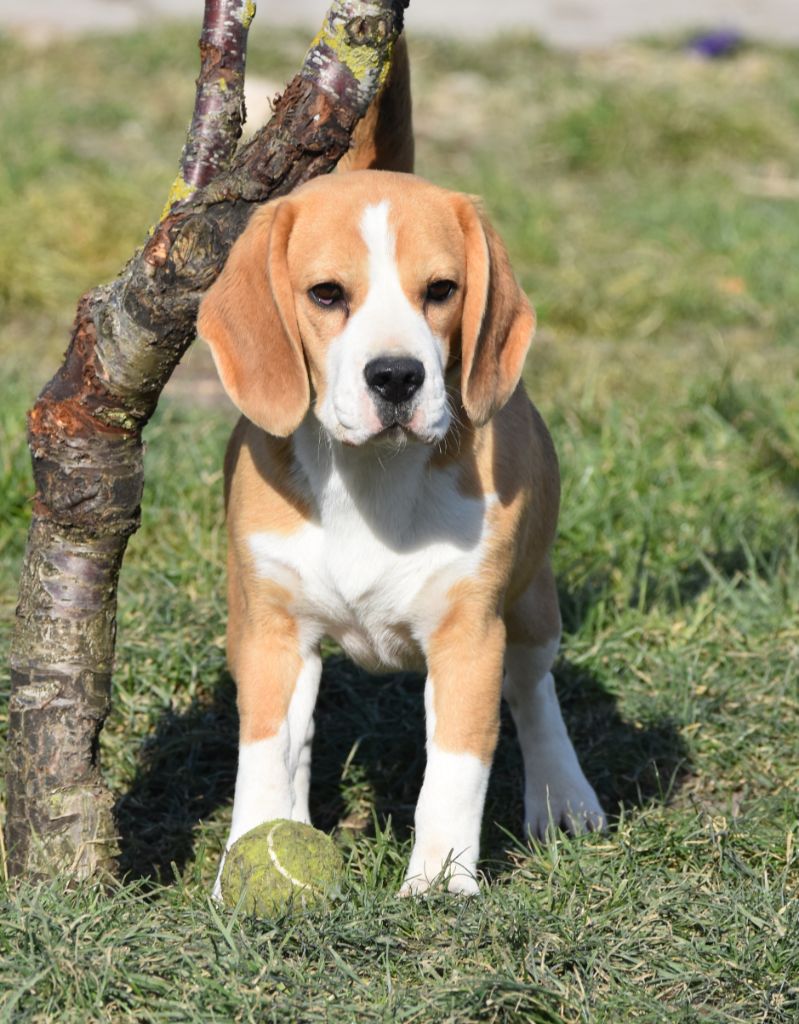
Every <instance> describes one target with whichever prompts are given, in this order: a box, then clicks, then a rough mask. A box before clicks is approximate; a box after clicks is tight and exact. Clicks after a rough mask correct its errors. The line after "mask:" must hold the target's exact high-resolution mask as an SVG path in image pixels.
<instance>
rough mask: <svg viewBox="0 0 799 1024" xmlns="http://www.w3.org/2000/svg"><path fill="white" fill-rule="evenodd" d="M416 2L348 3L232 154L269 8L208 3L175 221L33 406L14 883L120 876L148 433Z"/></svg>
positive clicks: (13, 757)
mask: <svg viewBox="0 0 799 1024" xmlns="http://www.w3.org/2000/svg"><path fill="white" fill-rule="evenodd" d="M407 3H408V0H336V2H334V3H333V4H332V5H331V7H330V9H329V11H328V13H327V15H326V17H325V20H324V24H323V27H322V30H321V31H320V33H319V35H318V36H317V37H316V39H315V40H314V42H313V44H312V45H311V48H310V50H309V51H308V54H307V55H306V58H305V61H304V63H303V66H302V69H301V70H300V72H299V74H298V75H297V76H296V77H295V78H294V79H293V80H292V81H291V83H290V84H289V85H288V87H287V88H286V90H285V92H284V93H283V95H282V97H281V98H280V99H279V101H278V102H277V104H276V107H275V111H274V116H273V117H272V119H271V120H270V122H269V124H268V125H267V126H266V127H265V128H263V129H261V131H260V132H259V133H258V134H257V135H256V136H255V137H254V138H253V139H252V140H251V142H250V143H248V144H247V145H246V146H244V147H242V148H241V149H240V151H239V152H238V154H237V155H236V157H235V159H233V160H232V162H231V156H232V154H233V151H234V148H235V143H236V140H237V139H238V136H239V134H240V126H241V120H242V116H243V102H242V95H243V93H242V84H243V73H244V55H245V46H246V35H247V28H248V26H249V23H250V20H251V18H252V15H253V14H254V5H253V3H252V2H251V0H206V4H205V21H204V26H203V33H202V37H201V39H200V49H201V54H202V66H201V72H200V77H199V79H198V82H197V99H196V105H195V113H194V119H193V121H192V127H191V130H190V132H189V137H188V140H187V143H186V146H185V148H184V151H183V155H182V158H181V165H180V173H179V175H178V177H177V179H176V182H175V184H174V185H173V187H172V191H171V192H170V196H169V199H168V201H167V206H166V207H165V211H164V214H163V215H162V219H161V221H160V222H159V224H158V225H157V226H156V228H155V229H154V231H153V232H152V233H151V235H150V237H149V238H148V240H147V242H146V243H145V245H144V246H143V248H142V249H141V250H140V251H139V252H137V253H136V254H135V255H134V256H133V258H132V259H131V260H130V262H129V263H128V265H127V266H126V267H125V269H124V270H123V271H122V273H121V274H120V276H119V277H118V278H117V279H116V280H115V281H114V282H113V283H112V284H111V285H109V286H105V287H101V288H96V289H94V290H93V291H90V292H88V293H87V294H86V295H84V296H83V297H82V298H81V300H80V302H79V304H78V309H77V315H76V319H75V324H74V327H73V332H72V340H71V343H70V346H69V350H68V352H67V355H66V357H65V360H64V363H63V365H62V366H61V368H60V369H59V371H58V372H57V373H56V375H55V377H53V379H52V380H51V381H50V383H49V384H47V385H46V387H45V388H44V390H43V391H42V393H41V395H40V396H39V398H38V400H37V402H36V404H35V406H34V408H33V410H32V411H31V413H30V416H29V443H30V449H31V454H32V460H33V471H34V479H35V484H36V498H35V502H34V511H33V520H32V523H31V527H30V533H29V537H28V546H27V550H26V554H25V560H24V564H23V568H22V573H21V579H20V589H19V603H18V607H17V616H16V629H15V635H14V640H13V645H12V654H11V677H12V694H11V702H10V709H9V711H10V713H9V747H8V766H7V817H6V826H5V837H6V849H7V855H8V869H9V874H10V875H11V876H12V877H27V878H42V877H48V876H52V875H54V874H56V873H59V872H69V873H70V875H71V876H72V877H73V878H75V879H82V878H87V877H91V876H98V875H102V874H103V873H111V874H113V873H114V870H115V864H116V862H115V855H116V852H117V843H116V832H115V826H114V820H113V814H112V805H113V797H112V795H111V793H110V792H109V790H108V788H107V787H106V786H105V784H104V782H103V779H102V776H101V773H100V765H99V756H98V740H99V734H100V730H101V728H102V725H103V722H104V720H105V717H106V715H107V714H108V711H109V707H110V686H111V672H112V664H113V654H114V640H115V628H116V594H117V581H118V576H119V571H120V567H121V564H122V558H123V555H124V552H125V547H126V544H127V540H128V538H129V537H130V535H131V534H132V533H133V532H134V531H135V530H136V528H137V526H138V524H139V509H140V501H141V495H142V487H143V470H142V442H141V433H142V429H143V427H144V425H145V424H146V423H147V421H148V419H149V418H150V416H151V415H152V413H153V411H154V409H155V406H156V403H157V401H158V397H159V395H160V393H161V390H162V388H163V386H164V384H165V383H166V381H167V380H168V378H169V376H170V374H171V372H172V370H173V369H174V368H175V366H176V365H177V363H178V361H179V360H180V357H181V356H182V355H183V353H184V352H185V350H186V348H187V347H188V346H189V345H190V343H191V341H192V340H193V337H194V321H195V316H196V312H197V306H198V303H199V299H200V297H201V295H202V293H203V291H204V290H205V289H206V288H208V286H209V285H210V284H211V283H212V282H213V280H214V279H215V277H216V276H217V274H218V273H219V271H220V270H221V268H222V266H223V264H224V261H225V258H226V256H227V253H228V251H229V249H230V246H231V245H232V243H233V241H234V240H235V239H236V237H237V236H238V234H239V233H240V232H241V230H242V228H243V227H244V224H245V223H246V221H247V218H248V217H249V214H250V212H251V210H252V208H253V204H255V203H260V202H263V201H265V200H267V199H269V198H271V197H273V196H278V195H283V194H285V193H287V192H289V191H291V189H293V188H294V187H295V186H296V185H298V184H300V183H301V182H303V181H305V180H307V179H308V178H311V177H313V176H314V175H317V174H322V173H326V172H328V171H330V170H331V169H332V168H333V167H334V166H335V164H336V163H337V162H338V160H339V159H340V157H341V156H342V155H343V154H344V153H345V152H346V151H347V148H348V146H349V140H350V135H351V133H352V130H353V128H354V126H355V124H356V123H357V121H358V119H359V118H360V117H361V116H362V115H363V114H364V112H365V111H366V109H367V108H368V106H369V104H370V102H371V100H372V99H373V98H374V96H375V95H376V93H377V91H378V90H379V88H380V86H381V84H382V83H383V82H384V80H385V77H386V75H387V74H388V70H389V67H390V61H391V53H392V48H393V45H394V42H395V41H396V39H397V36H398V35H399V33H400V31H401V29H402V17H403V10H404V8H405V7H406V6H407Z"/></svg>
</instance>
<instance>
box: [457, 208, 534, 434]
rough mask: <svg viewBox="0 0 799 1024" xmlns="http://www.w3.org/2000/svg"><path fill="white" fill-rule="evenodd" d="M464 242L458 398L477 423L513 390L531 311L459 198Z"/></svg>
mask: <svg viewBox="0 0 799 1024" xmlns="http://www.w3.org/2000/svg"><path fill="white" fill-rule="evenodd" d="M459 217H460V222H461V227H462V229H463V234H464V238H465V241H466V294H465V296H464V301H463V322H462V324H461V399H462V401H463V407H464V409H465V410H466V414H467V416H468V417H469V419H470V420H471V421H472V423H474V424H475V426H478V427H479V426H482V425H483V424H484V423H486V422H487V421H488V420H489V419H490V418H491V417H492V416H493V415H494V413H495V412H497V411H498V410H499V409H501V408H502V406H503V405H504V404H505V403H506V402H507V401H508V399H509V398H510V396H511V395H512V394H513V392H514V390H515V388H516V385H517V384H518V383H519V379H520V378H521V375H522V368H523V366H524V357H525V356H526V355H527V350H528V349H529V347H530V342H531V341H532V338H533V331H534V330H535V313H534V312H533V308H532V306H531V305H530V302H529V301H528V299H527V296H526V295H525V294H524V292H523V291H522V290H521V288H520V287H519V285H518V283H517V281H516V278H515V277H514V275H513V270H512V269H511V265H510V260H509V259H508V254H507V251H506V250H505V246H504V245H503V244H502V240H501V239H500V237H499V235H497V233H496V231H494V229H493V228H492V227H491V225H490V224H488V222H487V221H486V220H485V219H484V217H482V216H481V214H480V211H479V210H478V208H477V206H476V205H475V203H474V201H473V200H472V199H471V198H469V197H468V196H463V197H462V201H461V204H460V209H459Z"/></svg>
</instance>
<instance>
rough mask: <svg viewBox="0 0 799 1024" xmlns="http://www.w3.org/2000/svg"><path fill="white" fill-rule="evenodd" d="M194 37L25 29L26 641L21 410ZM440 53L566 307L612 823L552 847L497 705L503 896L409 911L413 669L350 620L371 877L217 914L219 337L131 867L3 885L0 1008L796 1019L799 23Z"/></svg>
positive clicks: (134, 200) (10, 322)
mask: <svg viewBox="0 0 799 1024" xmlns="http://www.w3.org/2000/svg"><path fill="white" fill-rule="evenodd" d="M262 17H264V18H268V9H267V10H266V11H265V12H264V13H263V15H262ZM409 22H410V25H411V26H412V25H413V16H412V7H411V11H410V13H409ZM195 36H196V27H193V26H175V27H172V28H169V29H167V30H162V29H159V30H157V31H155V30H154V31H152V32H148V33H143V34H137V35H131V36H127V37H117V38H91V39H82V40H79V41H76V42H73V43H59V44H53V45H51V46H49V47H47V48H39V49H35V50H28V49H25V48H23V47H22V46H21V45H20V44H18V43H12V42H10V41H2V40H1V39H0V67H2V68H3V77H2V79H0V137H2V139H3V160H2V165H0V322H1V323H2V340H0V354H2V358H3V361H4V365H5V367H6V372H5V376H4V380H3V383H2V384H0V583H1V584H2V586H1V587H0V630H1V631H2V632H0V639H2V643H3V647H4V648H5V646H6V644H7V641H8V638H9V636H10V631H11V624H12V619H13V612H14V604H15V589H16V576H17V573H18V569H19V563H20V558H21V554H22V550H23V546H24V540H25V530H26V523H27V519H28V516H29V507H30V498H31V491H32V485H31V481H30V472H29V461H28V454H27V448H26V445H25V437H24V412H25V409H26V408H27V407H29V406H30V404H31V402H32V400H33V397H34V396H35V394H36V392H37V391H38V390H39V388H40V387H41V385H42V384H43V383H44V381H45V380H46V379H47V377H48V376H49V375H50V374H51V373H52V372H53V371H54V369H55V367H56V366H57V364H58V360H59V356H60V353H61V351H62V350H63V348H64V346H65V343H66V339H67V336H68V327H69V323H70V321H71V318H72V315H73V313H74V307H75V302H76V299H77V297H78V295H79V294H80V293H81V291H82V290H84V289H85V288H87V287H90V286H92V285H93V284H96V283H99V282H100V281H103V280H107V279H109V278H111V277H113V276H114V274H115V273H116V272H117V270H118V269H119V268H120V267H121V265H122V264H123V263H124V261H125V259H126V258H127V256H128V255H129V254H130V253H131V251H132V250H133V248H134V247H135V246H136V245H137V244H139V243H140V241H141V240H142V238H143V237H144V233H145V231H146V229H147V226H148V225H149V224H150V223H152V222H153V221H154V220H155V219H156V218H157V217H158V214H159V212H160V209H161V206H162V204H163V201H164V197H165V193H166V190H167V189H168V187H169V184H170V182H171V181H172V178H173V177H174V171H175V166H176V160H177V156H178V154H179V151H180V147H181V144H182V140H183V132H184V130H185V125H186V123H187V120H188V117H189V114H190V109H191V102H192V96H193V78H194V76H195V74H196V49H195ZM306 42H307V40H305V39H303V38H300V37H298V36H297V35H291V34H285V33H275V34H272V35H271V37H270V40H269V43H268V44H266V43H263V44H259V45H258V46H256V47H255V48H254V49H253V50H252V51H251V55H250V59H249V66H250V70H251V73H252V74H253V75H257V76H263V77H264V78H266V79H270V80H274V79H277V80H280V79H281V78H284V77H285V76H287V75H288V74H290V73H291V72H292V70H293V69H294V68H295V67H296V66H297V64H298V61H299V59H300V57H301V54H302V52H303V51H304V47H305V43H306ZM413 62H414V78H415V92H416V124H417V137H418V169H419V172H420V173H421V174H424V175H425V176H427V177H430V178H431V179H433V180H435V181H437V182H439V183H441V184H445V185H448V186H450V187H454V188H458V189H463V190H465V191H468V192H472V193H479V194H480V195H482V196H483V197H484V200H485V204H486V206H487V209H488V210H489V211H490V214H491V216H492V218H493V220H494V221H495V223H496V224H497V226H498V227H499V229H500V231H501V233H502V234H503V236H504V237H505V239H506V241H507V243H508V246H509V248H510V251H511V255H512V257H513V261H514V265H515V267H516V269H517V272H518V274H519V276H520V278H521V280H522V282H523V284H524V286H525V288H526V289H527V291H528V292H529V294H530V295H531V297H532V298H533V301H534V302H535V304H536V307H537V309H538V313H539V321H540V329H539V333H538V336H537V342H536V344H535V345H534V347H533V351H532V353H531V356H530V359H529V362H528V370H527V375H526V381H527V384H528V387H529V390H530V393H531V395H532V396H533V398H534V400H535V401H536V403H537V404H538V405H539V407H540V409H541V410H542V412H543V413H544V415H545V417H546V419H547V421H548V422H549V424H550V426H551V428H552V431H553V434H554V437H555V441H556V445H557V448H558V452H559V455H560V459H561V465H562V472H563V478H564V494H563V511H562V516H561V524H560V535H559V539H558V543H557V550H556V565H557V570H558V575H559V581H560V589H561V598H562V606H563V611H564V619H565V626H566V631H565V637H564V645H563V651H562V657H561V660H560V662H559V664H558V668H557V678H558V685H559V690H560V693H561V697H562V700H563V703H564V707H565V710H566V715H567V719H568V723H569V726H570V729H571V732H572V735H573V737H574V739H575V744H576V746H577V748H578V751H579V753H580V756H581V759H582V763H583V766H584V768H585V770H586V774H587V775H588V777H589V779H591V781H592V782H593V783H594V785H595V786H596V788H597V790H598V792H599V794H600V796H601V798H602V799H603V802H604V804H605V806H606V808H608V809H609V810H610V811H611V812H612V813H613V823H612V827H611V829H610V830H609V831H608V833H607V834H604V835H590V836H587V837H583V838H580V839H578V840H568V839H566V838H563V837H552V838H551V840H550V841H549V842H548V843H547V844H545V845H542V846H535V847H530V846H528V845H527V844H526V843H525V842H524V840H523V837H522V836H521V834H520V829H519V819H520V812H521V793H520V786H521V780H520V761H519V757H518V753H517V751H516V748H515V745H514V744H515V741H514V738H513V735H512V729H511V728H510V726H509V723H508V722H505V723H504V726H503V737H502V741H501V745H500V749H499V752H498V755H497V760H496V768H495V772H494V776H493V779H492V784H491V789H490V792H489V800H488V808H487V813H486V820H485V828H484V852H485V857H484V861H483V864H482V867H483V869H484V871H485V875H486V883H485V885H484V887H483V891H482V894H481V896H480V897H479V898H476V899H474V900H470V901H457V900H453V899H451V898H448V897H446V896H443V895H440V894H434V895H432V896H431V897H429V898H427V899H422V900H418V901H400V900H398V899H397V898H396V896H395V893H396V890H397V888H398V886H399V882H400V880H401V877H402V873H403V869H404V864H405V862H406V859H407V856H408V853H409V849H410V826H411V824H412V815H413V804H414V801H415V797H416V793H417V791H418V787H419V784H420V779H421V774H422V771H423V749H422V748H423V739H422V736H423V733H422V728H423V727H422V700H421V693H422V681H421V680H420V679H419V678H417V677H414V676H409V675H403V676H398V677H393V678H388V679H380V680H375V679H371V678H369V677H368V676H366V675H365V674H364V673H362V672H361V671H359V670H357V669H355V668H353V667H352V666H351V665H350V664H349V663H348V662H346V661H345V660H344V659H343V658H342V657H341V655H340V654H339V653H338V652H337V651H336V650H335V649H334V648H332V647H331V648H330V649H329V651H328V657H327V662H326V671H325V678H324V682H323V690H322V695H321V699H320V707H319V710H318V723H319V727H318V731H317V736H318V738H319V739H318V743H317V746H316V750H315V764H314V772H315V775H314V779H315V781H314V789H313V794H312V809H313V810H314V813H315V819H316V823H317V824H318V825H320V826H321V827H323V828H325V829H327V830H329V831H330V832H331V833H333V834H335V835H336V837H337V840H338V841H339V843H340V844H341V847H342V850H343V851H344V853H345V856H346V858H347V861H348V879H349V882H348V890H347V892H346V898H345V899H343V900H341V901H339V902H337V903H336V904H334V905H333V906H331V907H330V908H328V909H325V910H316V911H313V912H310V913H308V914H307V915H305V916H303V917H297V918H280V919H276V920H267V921H252V920H246V919H242V918H240V917H237V916H236V915H235V914H231V913H229V912H227V911H222V910H220V909H218V908H216V907H215V906H214V905H213V904H212V903H211V901H210V900H209V898H208V893H209V890H210V884H211V881H212V878H213V875H214V872H215V867H216V863H217V857H218V853H219V850H220V846H221V844H222V842H223V841H224V837H225V833H226V825H227V821H228V820H229V814H230V803H231V798H232V784H233V778H234V772H235V756H236V755H235V736H236V719H235V698H234V692H233V686H232V683H231V681H230V678H229V676H228V675H227V673H226V671H225V657H224V643H223V634H224V596H223V592H224V584H223V561H224V529H223V521H222V511H221V461H222V452H223V448H224V443H225V438H226V434H227V433H228V431H229V429H230V425H231V423H232V420H233V415H232V412H231V410H230V408H229V407H228V406H227V404H226V402H225V400H224V398H223V397H222V396H220V394H219V392H218V389H217V388H216V387H215V386H214V383H213V378H212V377H211V375H210V371H209V365H208V359H207V355H206V353H204V352H203V351H201V350H200V349H199V348H198V350H197V351H196V352H192V353H191V354H190V356H189V358H188V360H187V365H186V366H185V367H183V368H181V371H180V372H179V374H178V377H177V379H176V381H175V382H174V384H173V385H170V388H169V389H168V392H167V394H166V395H165V397H164V399H163V401H162V403H161V407H160V408H159V411H158V413H157V415H156V417H155V419H154V420H153V422H152V423H151V425H150V426H149V427H148V428H147V431H146V440H147V445H148V450H147V461H146V469H147V489H146V494H145V502H144V510H143V522H142V528H141V530H140V532H139V533H138V534H137V535H136V536H135V537H134V538H133V540H132V542H131V544H130V547H129V553H128V556H127V559H126V562H125V567H124V571H123V576H122V581H121V587H120V608H119V643H118V657H117V669H116V674H115V680H114V704H113V712H112V715H111V717H110V719H109V721H108V724H107V726H106V729H105V731H104V734H103V740H102V755H103V763H104V767H105V770H106V773H107V776H108V779H109V781H110V783H111V784H112V785H113V787H114V789H115V791H116V792H117V793H118V794H119V805H118V811H119V825H120V837H121V846H122V863H123V866H124V869H125V881H124V883H121V884H120V885H119V886H118V887H115V888H113V889H112V890H111V891H110V892H102V891H98V890H97V889H93V888H91V887H89V886H78V887H77V888H75V889H72V890H68V889H67V881H68V880H67V879H65V878H60V879H57V880H56V881H54V882H53V883H52V884H50V885H47V886H42V887H39V888H32V887H28V886H21V887H14V888H13V889H7V888H3V886H2V882H0V901H2V915H1V916H0V1021H37V1022H41V1021H59V1022H72V1021H75V1022H81V1024H84V1022H88V1021H109V1020H110V1021H114V1022H128V1021H130V1022H134V1021H135V1022H142V1021H158V1022H161V1021H180V1022H182V1021H194V1020H196V1021H203V1022H209V1021H220V1022H221V1021H230V1020H236V1021H259V1022H260V1021H295V1020H296V1021H309V1022H310V1021H334V1022H339V1021H340V1022H349V1021H358V1022H371V1021H403V1022H405V1021H408V1022H410V1021H418V1022H436V1024H438V1022H447V1021H451V1022H453V1024H467V1022H471V1021H520V1022H521V1021H533V1022H557V1021H566V1022H578V1021H591V1022H606V1024H619V1022H620V1021H623V1020H628V1019H629V1020H635V1021H652V1022H656V1021H680V1022H685V1024H688V1022H693V1021H695V1022H697V1024H699V1022H701V1024H704V1022H727V1021H729V1022H732V1021H740V1022H746V1024H753V1022H760V1021H763V1022H774V1024H778V1022H791V1021H796V1020H797V1019H799V828H798V821H797V819H798V818H799V792H798V790H799V728H797V723H798V722H799V615H798V614H797V613H798V612H799V543H798V539H799V537H798V535H799V514H798V513H799V388H798V387H797V383H799V345H798V344H797V342H799V337H798V336H797V335H798V333H799V329H798V328H797V318H796V311H797V308H799V274H798V273H797V272H796V252H797V240H799V52H797V51H788V50H778V49H766V48H759V47H747V48H744V49H743V50H742V51H740V52H739V53H738V54H737V55H736V56H734V57H732V58H731V59H729V60H722V61H709V62H705V61H701V60H699V59H697V58H694V57H692V56H690V55H689V54H688V53H686V51H685V49H684V47H683V46H682V45H681V41H680V40H670V41H666V42H656V43H655V42H650V43H641V44H636V45H626V46H623V47H618V48H616V49H614V50H611V51H609V52H607V53H604V54H601V55H592V56H575V55H564V54H560V53H556V52H553V51H549V50H547V49H545V48H543V47H542V46H541V45H540V44H538V43H537V42H536V41H535V40H533V39H525V38H519V37H514V38H505V39H497V40H494V41H484V42H482V43H481V44H480V45H479V46H477V45H475V46H467V45H465V44H457V45H456V44H454V43H452V42H446V41H435V40H429V39H415V40H413ZM0 687H2V690H3V697H5V695H6V693H7V689H8V676H7V669H6V667H5V658H3V667H2V674H1V675H0ZM5 704H6V701H5V699H3V700H2V702H1V703H0V726H1V727H2V729H3V731H4V730H5V725H6V721H7V718H6V713H5Z"/></svg>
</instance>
